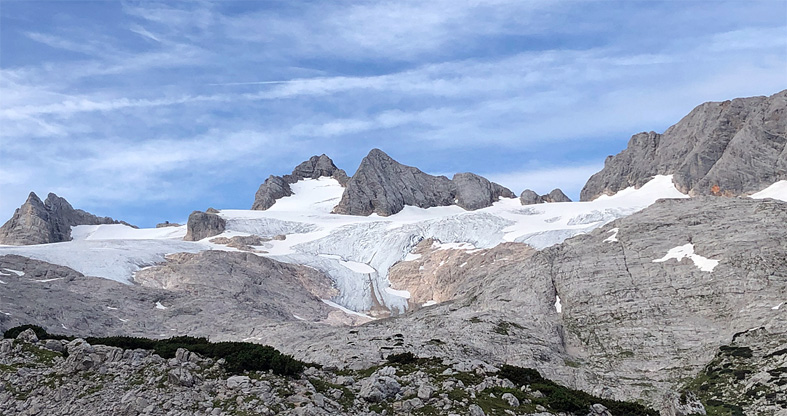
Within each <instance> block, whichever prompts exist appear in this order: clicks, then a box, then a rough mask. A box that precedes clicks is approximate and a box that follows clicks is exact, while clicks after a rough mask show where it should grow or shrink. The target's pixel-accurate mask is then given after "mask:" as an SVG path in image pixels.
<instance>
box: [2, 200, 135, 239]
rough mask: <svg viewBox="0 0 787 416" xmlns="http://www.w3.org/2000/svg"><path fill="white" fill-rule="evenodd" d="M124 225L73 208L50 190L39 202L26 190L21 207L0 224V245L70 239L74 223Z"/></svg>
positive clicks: (120, 222)
mask: <svg viewBox="0 0 787 416" xmlns="http://www.w3.org/2000/svg"><path fill="white" fill-rule="evenodd" d="M97 224H126V225H129V224H127V223H125V222H122V221H116V220H113V219H112V218H109V217H97V216H95V215H93V214H90V213H88V212H85V211H82V210H81V209H74V207H72V206H71V204H69V203H68V201H66V199H65V198H62V197H59V196H57V195H55V194H53V193H50V194H49V195H48V196H47V198H46V200H44V201H43V202H42V201H41V199H40V198H39V197H38V195H36V194H35V192H30V194H29V195H28V197H27V200H26V201H25V203H24V204H22V206H20V207H19V208H17V210H16V211H15V212H14V215H13V216H12V217H11V219H9V220H8V221H7V222H6V223H5V224H4V225H3V226H2V227H0V244H9V245H31V244H46V243H58V242H62V241H69V240H71V227H73V226H76V225H97Z"/></svg>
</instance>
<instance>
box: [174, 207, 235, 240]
mask: <svg viewBox="0 0 787 416" xmlns="http://www.w3.org/2000/svg"><path fill="white" fill-rule="evenodd" d="M226 225H227V223H226V222H225V221H224V218H221V217H220V216H219V215H218V214H212V213H207V212H202V211H194V212H192V213H191V215H189V221H188V223H187V224H186V236H185V237H183V239H184V240H185V241H199V240H202V239H203V238H207V237H213V236H216V235H219V234H221V233H223V232H224V229H225V227H226Z"/></svg>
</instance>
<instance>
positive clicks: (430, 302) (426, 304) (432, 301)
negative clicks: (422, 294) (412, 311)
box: [421, 300, 437, 307]
mask: <svg viewBox="0 0 787 416" xmlns="http://www.w3.org/2000/svg"><path fill="white" fill-rule="evenodd" d="M432 305H437V301H434V300H430V301H426V302H424V304H423V305H421V306H423V307H426V306H432Z"/></svg>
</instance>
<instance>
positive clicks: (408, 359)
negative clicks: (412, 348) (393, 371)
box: [387, 351, 418, 364]
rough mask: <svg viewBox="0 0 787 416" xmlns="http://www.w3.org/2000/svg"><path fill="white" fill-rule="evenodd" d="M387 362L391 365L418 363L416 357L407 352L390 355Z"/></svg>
mask: <svg viewBox="0 0 787 416" xmlns="http://www.w3.org/2000/svg"><path fill="white" fill-rule="evenodd" d="M387 360H388V362H389V363H391V364H414V363H415V362H417V361H418V357H416V356H415V354H413V353H411V352H409V351H408V352H403V353H401V354H391V355H389V356H388V358H387Z"/></svg>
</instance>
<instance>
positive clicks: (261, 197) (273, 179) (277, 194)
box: [251, 175, 292, 211]
mask: <svg viewBox="0 0 787 416" xmlns="http://www.w3.org/2000/svg"><path fill="white" fill-rule="evenodd" d="M290 195H292V189H290V184H289V183H287V181H285V180H284V178H282V177H281V176H275V175H271V176H269V177H268V179H265V182H263V183H262V185H260V189H258V190H257V194H256V195H254V203H253V204H252V205H251V209H253V210H258V211H265V210H266V209H268V208H270V207H272V206H273V204H275V203H276V200H277V199H279V198H283V197H285V196H290Z"/></svg>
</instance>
